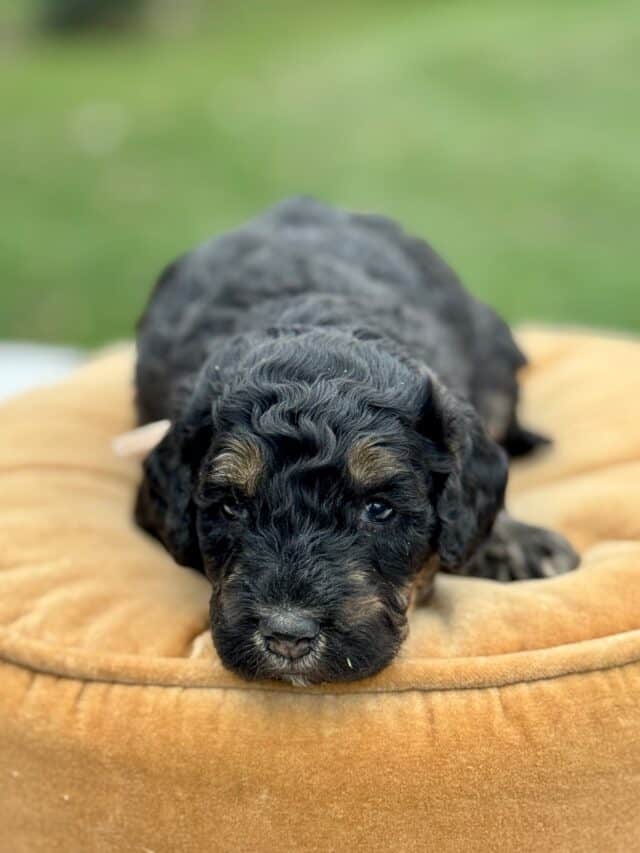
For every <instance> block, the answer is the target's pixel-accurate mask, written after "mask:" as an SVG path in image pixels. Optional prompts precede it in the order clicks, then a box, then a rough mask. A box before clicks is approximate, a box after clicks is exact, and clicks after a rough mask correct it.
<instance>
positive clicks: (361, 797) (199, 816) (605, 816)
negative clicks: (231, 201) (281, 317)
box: [0, 329, 640, 853]
mask: <svg viewBox="0 0 640 853" xmlns="http://www.w3.org/2000/svg"><path fill="white" fill-rule="evenodd" d="M520 338H521V343H522V345H523V346H524V348H525V350H526V351H528V353H529V354H530V356H531V359H532V365H531V367H529V368H528V369H527V371H526V374H525V376H524V401H523V402H524V412H523V421H525V422H526V424H527V425H528V426H531V427H533V428H536V429H540V430H542V431H545V432H547V433H549V434H550V435H552V436H553V437H554V440H555V443H554V445H553V448H552V449H551V450H549V451H546V452H543V453H541V454H540V455H538V456H537V457H535V458H531V459H528V460H526V461H523V462H518V463H516V464H515V465H514V467H513V473H512V478H511V485H510V494H509V503H510V506H511V509H512V511H513V512H514V514H516V515H518V516H519V517H520V518H522V519H524V520H527V521H531V522H533V523H539V524H543V525H548V526H550V527H553V528H555V529H557V530H560V531H562V532H563V533H564V534H565V535H567V536H568V537H569V539H570V540H571V541H572V542H573V544H574V545H575V546H576V547H577V548H578V549H579V550H580V551H581V554H582V565H581V568H580V569H579V570H578V571H577V572H575V573H572V574H570V575H566V576H563V577H558V578H555V579H551V580H545V581H530V582H521V583H514V584H505V585H503V584H499V583H495V582H492V581H487V580H481V579H473V578H455V577H450V576H446V575H440V576H438V578H437V579H436V588H435V593H434V595H433V597H432V599H431V602H430V604H429V605H428V606H425V607H423V608H419V609H416V610H415V611H414V612H413V613H412V616H411V629H410V635H409V638H408V640H407V642H406V644H405V646H404V647H403V649H402V652H401V654H400V656H399V657H398V658H397V660H396V661H395V662H394V663H393V664H392V665H391V666H389V667H388V668H387V669H386V670H384V671H383V672H381V673H380V674H379V675H377V676H376V677H374V678H370V679H367V680H365V681H360V682H355V683H352V684H349V685H339V684H329V685H323V686H319V687H314V688H307V689H304V688H303V689H301V688H295V687H292V686H288V685H285V684H277V683H246V682H243V681H241V680H240V679H238V678H236V677H235V676H234V675H233V674H231V673H229V672H227V671H226V670H225V669H224V668H223V667H222V666H221V664H220V662H219V660H218V659H217V657H216V655H215V652H214V650H213V647H212V643H211V640H210V636H209V632H208V627H207V615H208V584H207V582H206V580H205V579H204V578H203V577H202V576H200V575H198V574H196V573H195V572H193V571H191V570H188V569H184V568H180V567H178V566H177V565H175V564H174V563H173V561H172V560H171V558H170V557H169V556H168V555H167V554H166V553H165V552H164V551H163V550H162V548H161V547H160V546H159V545H157V544H156V543H155V542H154V541H152V540H151V539H150V538H148V537H147V536H145V535H144V534H142V533H141V532H140V531H138V530H137V529H136V527H135V526H134V523H133V521H132V518H131V506H132V500H133V494H134V490H135V488H136V484H137V481H138V478H139V466H138V464H137V463H134V462H132V461H130V460H122V459H118V458H115V457H114V456H113V454H112V451H111V446H110V443H111V440H112V438H113V437H114V436H116V435H117V434H118V433H120V432H122V431H124V430H126V429H128V428H130V426H131V424H132V405H131V399H132V384H131V374H132V358H133V352H132V349H131V348H130V347H128V346H127V347H121V348H118V349H115V350H112V351H110V352H108V353H106V354H103V355H102V356H100V357H99V358H97V359H96V360H95V361H93V362H92V363H90V364H88V365H87V366H85V367H83V368H82V369H80V370H79V371H78V372H76V373H75V374H73V375H72V376H71V378H70V379H69V380H68V381H66V382H64V383H63V384H61V385H58V386H55V387H50V388H47V389H42V390H39V391H36V392H32V393H30V394H28V395H25V396H22V397H20V398H16V399H14V400H12V401H10V402H8V403H6V404H5V405H4V406H3V408H2V409H0V472H1V478H0V483H1V488H0V546H1V547H0V849H1V850H7V851H12V853H22V851H25V853H35V851H46V853H54V851H64V853H74V851H82V853H86V852H87V851H129V850H131V851H147V853H164V852H165V851H166V853H176V851H178V853H180V852H181V851H203V850H206V851H217V850H222V851H227V850H228V851H238V850H242V851H254V850H255V851H260V850H265V851H280V850H282V851H290V850H296V851H325V850H326V851H329V850H335V851H342V850H350V851H354V850H362V851H376V850H394V851H410V850H426V849H429V850H436V851H449V850H474V851H483V850H488V851H491V850H498V849H499V850H501V851H516V850H517V851H522V850H527V851H536V850H540V851H545V853H546V851H548V850H551V849H553V850H561V851H587V850H589V851H593V850H611V851H613V850H620V851H630V850H639V849H640V808H638V804H639V803H640V428H639V426H638V419H639V417H640V403H639V402H638V393H637V392H638V377H640V344H638V343H635V342H633V341H629V340H624V339H621V338H614V337H602V336H597V337H596V336H593V335H586V334H581V333H577V332H558V331H556V332H551V331H545V330H536V329H530V330H527V331H524V332H522V334H521V336H520Z"/></svg>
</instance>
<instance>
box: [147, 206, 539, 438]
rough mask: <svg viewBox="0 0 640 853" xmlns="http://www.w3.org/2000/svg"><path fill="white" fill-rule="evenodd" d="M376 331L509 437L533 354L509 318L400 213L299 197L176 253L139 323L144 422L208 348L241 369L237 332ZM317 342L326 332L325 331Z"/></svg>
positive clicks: (162, 410) (229, 367) (224, 369)
mask: <svg viewBox="0 0 640 853" xmlns="http://www.w3.org/2000/svg"><path fill="white" fill-rule="evenodd" d="M300 328H309V329H311V328H313V329H316V330H318V331H319V332H320V331H326V340H327V347H329V348H330V349H331V348H334V347H335V346H336V344H335V342H334V339H335V333H336V332H339V333H340V334H341V335H344V336H345V337H346V338H348V337H349V336H352V335H356V336H358V337H359V338H362V337H363V336H365V335H369V336H377V337H378V336H379V337H381V338H382V339H383V340H382V341H381V342H380V344H379V345H380V346H386V347H387V348H388V349H389V350H390V351H393V350H394V349H395V347H397V348H398V349H397V351H398V352H399V353H404V354H406V355H408V356H411V357H412V358H414V359H415V360H416V361H418V362H420V363H422V364H424V365H428V366H429V367H430V368H431V369H432V370H433V371H434V372H435V373H436V374H437V375H438V377H439V378H440V379H441V380H442V382H443V383H444V384H445V385H446V387H447V388H449V389H450V390H451V391H453V392H455V393H456V394H457V395H459V396H461V397H463V398H464V399H467V400H469V402H471V403H472V404H473V405H474V406H475V408H476V409H477V410H478V412H479V414H480V415H481V417H482V418H483V419H484V420H485V423H486V425H487V426H488V427H489V428H490V429H491V431H492V434H493V435H494V436H495V437H497V438H500V439H504V438H505V437H506V435H507V433H508V430H509V427H510V426H511V424H512V422H513V417H514V412H515V406H516V403H517V396H518V386H517V382H516V372H517V370H518V369H519V368H520V367H522V366H523V365H524V363H525V359H524V357H523V355H522V353H521V352H520V350H519V349H518V347H517V346H516V344H515V343H514V341H513V338H512V336H511V333H510V331H509V329H508V327H507V325H506V324H505V323H504V322H503V320H502V319H501V318H500V317H499V316H498V315H497V314H496V313H495V312H494V311H493V310H492V309H490V308H489V307H488V306H486V305H484V304H482V303H480V302H478V300H476V299H474V298H473V297H472V296H471V295H470V294H469V293H468V292H467V291H466V290H465V289H464V288H463V287H462V286H461V284H460V282H459V280H458V278H457V277H456V275H455V273H454V272H453V271H452V270H451V269H450V268H449V267H448V266H447V265H446V264H445V263H444V262H443V261H442V260H441V259H440V258H439V257H438V255H437V254H436V253H435V252H434V251H433V250H432V249H431V248H430V247H429V246H428V245H427V243H425V242H423V241H421V240H416V239H413V238H411V237H408V236H407V235H406V234H404V232H403V231H402V230H401V229H400V228H399V227H398V226H397V225H396V224H395V223H393V222H391V221H390V220H388V219H384V218H382V217H378V216H367V215H354V214H348V213H344V212H342V211H339V210H335V209H333V208H330V207H327V206H325V205H323V204H320V203H318V202H316V201H313V200H311V199H308V198H300V199H292V200H290V201H286V202H283V203H281V204H279V205H277V206H275V207H274V208H272V209H270V210H268V211H267V212H266V213H265V214H263V215H262V216H260V217H258V218H257V219H255V220H253V221H252V222H250V223H248V224H247V225H245V226H244V227H242V228H239V229H238V230H236V231H233V232H231V233H229V234H226V235H224V236H222V237H219V238H217V239H213V240H211V241H209V242H207V243H205V244H204V245H202V246H200V247H199V248H197V249H195V250H194V251H192V252H190V253H189V254H187V255H185V256H184V257H183V258H181V259H179V260H178V261H177V262H176V263H174V264H172V265H171V266H170V267H169V268H168V269H167V270H166V271H165V273H164V274H163V276H162V278H161V280H160V282H159V283H158V285H157V287H156V290H155V293H154V295H153V298H152V300H151V302H150V305H149V307H148V309H147V312H146V314H145V316H144V318H143V320H142V322H141V324H140V329H139V337H138V344H139V349H140V360H139V363H138V375H137V385H138V403H139V415H140V420H141V422H143V423H144V422H147V421H153V420H159V419H160V418H165V417H167V418H170V417H171V416H172V415H173V413H174V412H173V408H172V407H173V406H174V405H175V399H176V391H177V390H178V389H179V387H180V386H181V385H182V384H184V383H185V382H186V384H190V383H191V382H192V381H193V377H194V376H195V374H196V373H197V372H198V371H199V370H200V369H201V368H202V366H203V364H204V363H205V361H206V359H207V358H209V357H210V356H211V355H215V356H216V357H217V358H218V362H219V363H220V367H221V375H222V376H223V377H226V374H227V373H228V372H229V371H230V372H231V373H232V374H233V373H234V372H235V371H236V370H237V369H238V360H237V359H238V355H239V354H240V355H244V354H245V353H246V346H245V345H244V344H245V342H244V341H242V343H239V345H238V346H239V349H240V353H238V352H237V351H236V347H235V346H234V342H233V340H230V339H231V338H232V337H233V336H235V335H249V336H250V338H251V345H253V346H255V345H257V344H258V343H259V341H261V340H264V339H265V338H267V337H272V336H273V334H274V332H275V330H279V333H280V334H286V333H287V331H288V330H296V331H297V330H298V329H300ZM318 342H319V345H321V340H320V339H318Z"/></svg>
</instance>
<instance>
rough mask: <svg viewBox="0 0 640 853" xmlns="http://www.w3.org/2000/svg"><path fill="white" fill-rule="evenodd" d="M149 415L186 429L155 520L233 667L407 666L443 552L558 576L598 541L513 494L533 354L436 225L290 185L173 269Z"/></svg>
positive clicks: (300, 676) (159, 464)
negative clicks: (514, 510) (439, 250)
mask: <svg viewBox="0 0 640 853" xmlns="http://www.w3.org/2000/svg"><path fill="white" fill-rule="evenodd" d="M137 343H138V360H137V369H136V387H137V407H138V416H139V422H140V424H149V423H151V422H155V421H158V420H161V419H169V420H170V422H171V427H170V429H169V431H168V432H167V434H166V435H165V437H164V438H163V439H162V441H161V442H160V443H159V444H158V445H157V446H156V447H155V449H153V450H152V452H151V453H150V454H149V455H148V457H147V458H146V460H145V462H144V475H143V480H142V484H141V486H140V489H139V493H138V497H137V502H136V508H135V516H136V519H137V521H138V524H139V525H140V526H141V527H142V528H144V529H145V530H147V531H148V532H149V533H151V534H152V535H153V536H155V537H157V538H158V539H159V540H160V541H161V542H162V543H163V544H164V546H165V547H166V549H167V550H168V551H169V553H170V554H172V556H173V557H174V559H175V560H176V561H177V562H178V563H180V564H182V565H185V566H190V567H192V568H194V569H197V570H199V571H202V572H204V574H205V575H206V576H207V578H208V579H209V581H210V582H211V586H212V595H211V628H212V633H213V640H214V643H215V646H216V649H217V650H218V653H219V655H220V658H221V659H222V661H223V663H224V664H225V665H226V666H227V667H228V668H230V669H231V670H234V671H235V672H237V673H239V674H240V675H241V676H244V677H245V678H249V679H254V678H274V679H283V680H287V681H289V682H291V683H294V684H310V683H317V682H326V681H337V680H348V679H356V678H362V677H365V676H369V675H372V674H373V673H375V672H377V671H379V670H380V669H382V668H383V667H384V666H385V665H387V664H388V663H389V662H390V661H391V660H392V658H393V657H394V655H395V654H396V653H397V651H398V649H399V647H400V645H401V643H402V641H403V639H404V638H405V636H406V634H407V611H408V608H409V605H410V603H411V601H412V599H414V598H416V597H417V595H418V593H419V594H420V595H421V596H423V597H424V596H425V595H426V594H427V592H428V590H429V587H430V584H431V581H432V578H433V575H434V573H435V571H436V569H437V568H438V567H440V568H441V569H443V570H444V571H447V572H454V573H458V574H469V575H477V576H480V577H485V578H494V579H496V580H512V579H513V580H516V579H526V578H537V577H548V576H551V575H555V574H557V573H561V572H566V571H568V570H570V569H572V568H574V567H575V566H576V564H577V558H576V555H575V554H574V552H573V550H572V548H571V547H570V545H569V544H568V543H567V542H566V541H565V540H564V539H563V538H562V537H560V536H558V535H557V534H554V533H550V532H548V531H545V530H542V529H539V528H535V527H530V526H528V525H525V524H521V523H518V522H517V521H514V520H513V519H511V518H510V517H509V516H508V515H507V514H506V512H505V511H504V509H503V501H504V493H505V486H506V482H507V472H508V456H509V455H510V456H515V455H520V454H524V453H527V452H529V451H530V450H532V449H534V448H535V447H536V446H537V445H539V444H541V443H543V442H545V439H544V438H542V437H541V436H538V435H536V434H535V433H533V432H530V431H528V430H525V429H523V428H522V427H521V425H520V424H519V422H518V415H517V402H518V383H517V379H516V375H517V371H518V369H519V368H521V367H522V366H523V365H524V364H525V359H524V356H523V355H522V353H521V352H520V350H519V349H518V347H517V346H516V344H515V343H514V341H513V338H512V336H511V334H510V332H509V329H508V327H507V326H506V325H505V323H504V322H503V321H502V320H501V319H500V318H499V317H498V316H497V315H496V314H495V313H494V312H493V311H492V310H491V309H490V308H488V307H487V306H485V305H483V304H481V303H480V302H478V301H477V300H476V299H474V298H473V297H472V296H471V295H470V294H469V293H467V292H466V291H465V290H464V289H463V287H462V285H461V284H460V282H459V280H458V279H457V277H456V276H455V274H454V273H453V271H452V270H451V269H450V268H449V267H448V266H447V265H446V264H445V263H444V261H443V260H442V259H441V258H439V257H438V255H437V254H436V253H435V252H434V251H433V250H432V249H431V248H430V247H429V246H428V245H427V244H426V243H425V242H423V241H422V240H418V239H415V238H413V237H410V236H408V235H407V234H405V233H404V231H402V229H401V228H399V227H398V226H397V225H396V224H394V223H393V222H391V221H390V220H388V219H384V218H381V217H378V216H369V215H361V214H350V213H345V212H342V211H339V210H335V209H332V208H330V207H328V206H325V205H324V204H321V203H319V202H317V201H314V200H312V199H308V198H295V199H291V200H288V201H285V202H283V203H281V204H278V205H276V206H275V207H273V208H271V209H270V210H268V211H267V212H266V213H264V214H263V215H262V216H260V217H258V218H257V219H254V220H252V221H251V222H249V223H248V224H247V225H245V226H243V227H241V228H239V229H238V230H236V231H232V232H230V233H229V234H226V235H224V236H222V237H219V238H217V239H214V240H211V241H210V242H207V243H205V244H204V245H202V246H200V247H199V248H197V249H195V250H193V251H192V252H190V253H188V254H186V255H184V256H183V257H182V258H180V259H179V260H177V261H176V262H175V263H173V264H171V265H170V266H169V267H168V268H167V269H166V270H165V271H164V273H163V274H162V276H161V277H160V280H159V281H158V283H157V285H156V287H155V290H154V291H153V294H152V296H151V299H150V302H149V304H148V307H147V309H146V311H145V313H144V316H143V317H142V320H141V321H140V324H139V329H138V339H137Z"/></svg>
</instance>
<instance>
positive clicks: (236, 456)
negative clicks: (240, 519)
mask: <svg viewBox="0 0 640 853" xmlns="http://www.w3.org/2000/svg"><path fill="white" fill-rule="evenodd" d="M264 470H265V465H264V460H263V458H262V452H261V450H260V448H259V447H258V445H257V444H255V443H254V442H253V441H250V440H249V439H245V438H232V439H230V440H229V441H228V442H227V443H226V444H225V446H224V448H223V449H222V451H221V452H220V453H219V454H218V455H217V456H216V458H215V459H214V460H213V465H212V466H211V471H210V475H209V476H210V479H211V481H212V482H213V483H218V484H220V485H223V486H231V487H233V488H236V489H239V490H240V491H241V492H243V493H244V494H245V495H247V496H248V497H251V496H252V495H254V494H255V493H256V489H257V488H258V483H259V482H260V478H261V477H262V475H263V474H264Z"/></svg>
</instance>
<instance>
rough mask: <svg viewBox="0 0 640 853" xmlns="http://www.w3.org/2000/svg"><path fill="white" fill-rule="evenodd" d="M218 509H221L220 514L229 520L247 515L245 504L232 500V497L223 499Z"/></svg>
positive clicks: (236, 519)
mask: <svg viewBox="0 0 640 853" xmlns="http://www.w3.org/2000/svg"><path fill="white" fill-rule="evenodd" d="M220 509H221V510H222V514H223V515H224V516H225V517H226V518H228V519H229V520H230V521H238V520H239V519H241V518H246V515H247V508H246V506H245V505H244V504H242V503H240V501H236V500H233V498H230V499H229V500H227V501H224V503H222V504H221V505H220Z"/></svg>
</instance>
